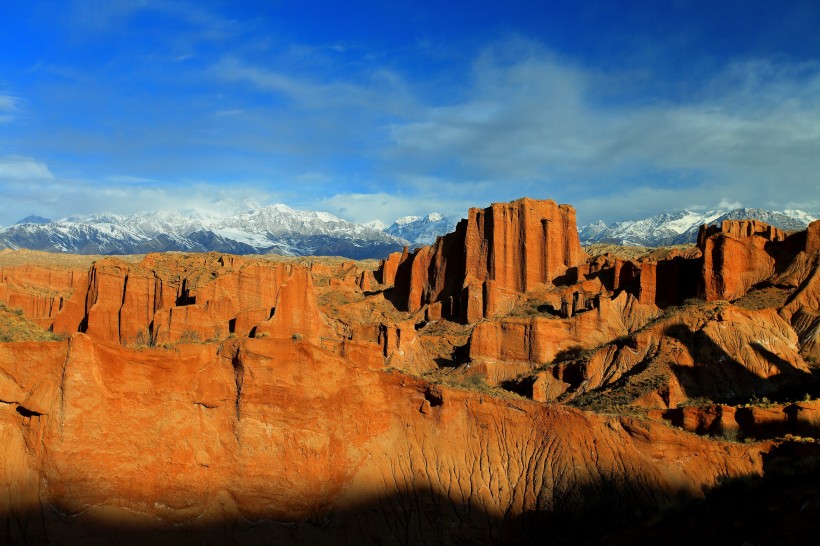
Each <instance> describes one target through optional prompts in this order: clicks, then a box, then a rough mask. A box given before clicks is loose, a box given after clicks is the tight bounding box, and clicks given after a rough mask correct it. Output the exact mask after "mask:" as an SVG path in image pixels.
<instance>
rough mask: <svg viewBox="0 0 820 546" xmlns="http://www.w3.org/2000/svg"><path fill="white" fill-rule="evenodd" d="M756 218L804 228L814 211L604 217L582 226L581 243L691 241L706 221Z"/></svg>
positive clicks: (790, 228) (743, 210)
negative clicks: (605, 220) (611, 219)
mask: <svg viewBox="0 0 820 546" xmlns="http://www.w3.org/2000/svg"><path fill="white" fill-rule="evenodd" d="M743 219H753V220H760V221H762V222H766V223H767V224H771V225H773V226H776V227H779V228H781V229H785V230H787V231H794V230H800V229H805V228H806V226H807V225H808V224H809V223H811V222H812V221H814V220H815V219H816V218H815V216H814V215H812V214H809V213H807V212H804V211H800V210H789V211H782V212H779V211H767V210H762V209H752V208H737V209H733V210H711V211H691V210H678V211H668V212H662V213H660V214H657V215H655V216H651V217H649V218H643V219H639V220H627V221H622V222H615V223H613V224H610V225H608V226H607V225H606V224H604V223H603V222H602V221H600V220H599V221H597V222H593V223H591V224H589V225H586V226H582V227H581V228H579V230H578V235H579V237H580V239H581V242H582V243H586V244H589V243H598V242H601V243H614V244H620V245H640V246H665V245H673V244H683V243H692V242H694V241H695V240H696V239H697V234H698V229H699V228H700V226H701V225H703V224H719V223H720V222H722V221H723V220H743Z"/></svg>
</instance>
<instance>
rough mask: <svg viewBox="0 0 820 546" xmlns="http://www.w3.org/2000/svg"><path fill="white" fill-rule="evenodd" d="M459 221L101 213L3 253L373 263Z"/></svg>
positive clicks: (625, 241)
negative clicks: (266, 256) (268, 256)
mask: <svg viewBox="0 0 820 546" xmlns="http://www.w3.org/2000/svg"><path fill="white" fill-rule="evenodd" d="M817 216H818V215H815V214H810V213H807V212H804V211H800V210H785V211H767V210H763V209H753V208H738V209H733V210H712V211H690V210H680V211H671V212H662V213H660V214H657V215H655V216H651V217H648V218H643V219H640V220H628V221H621V222H615V223H612V224H609V225H607V224H605V223H604V222H602V221H598V222H594V223H591V224H588V225H586V226H581V227H580V228H579V229H578V232H579V237H580V239H581V242H582V243H584V244H591V243H598V242H600V243H613V244H620V245H640V246H665V245H672V244H683V243H691V242H694V241H695V239H696V238H697V232H698V229H699V228H700V226H701V225H702V224H717V223H720V222H722V221H723V220H727V219H744V218H751V219H756V220H761V221H763V222H766V223H768V224H771V225H774V226H777V227H779V228H781V229H785V230H800V229H805V227H806V226H807V225H808V224H809V223H810V222H812V221H813V220H815V219H816V218H817ZM457 223H458V219H457V218H455V217H448V216H444V215H442V214H439V213H436V212H432V213H430V214H428V215H426V216H404V217H402V218H399V219H397V220H396V221H395V222H393V224H391V225H390V226H387V227H385V225H384V224H383V223H382V222H380V221H373V222H368V223H366V224H356V223H354V222H349V221H347V220H344V219H342V218H339V217H337V216H334V215H332V214H329V213H327V212H318V211H306V210H296V209H292V208H290V207H288V206H286V205H281V204H277V205H268V206H264V207H263V206H259V205H256V204H253V205H250V206H246V207H245V208H244V209H243V210H239V211H236V212H231V213H225V214H216V215H209V214H203V213H200V212H197V211H181V212H180V211H164V212H148V213H143V214H132V215H119V214H112V213H100V214H93V215H88V216H72V217H69V218H65V219H62V220H56V221H52V220H49V219H48V218H43V217H40V216H28V217H26V218H23V219H22V220H20V221H19V222H17V223H16V224H14V225H12V226H8V227H0V248H12V249H17V248H27V249H32V250H45V251H50V252H70V253H76V254H143V253H146V252H167V251H182V252H207V251H216V252H226V253H232V254H263V253H275V254H282V255H290V256H309V255H312V256H345V257H348V258H353V259H366V258H384V257H386V256H387V255H388V254H390V253H391V252H397V251H401V250H402V248H404V247H405V246H408V247H410V248H411V249H412V248H413V247H418V246H424V245H431V244H433V243H435V241H436V238H437V237H439V236H441V235H445V234H447V233H450V232H452V231H453V230H454V229H455V227H456V224H457Z"/></svg>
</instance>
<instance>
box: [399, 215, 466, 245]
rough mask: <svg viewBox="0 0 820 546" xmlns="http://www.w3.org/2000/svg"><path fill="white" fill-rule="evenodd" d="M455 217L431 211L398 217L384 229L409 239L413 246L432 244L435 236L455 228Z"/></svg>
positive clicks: (401, 237) (400, 237)
mask: <svg viewBox="0 0 820 546" xmlns="http://www.w3.org/2000/svg"><path fill="white" fill-rule="evenodd" d="M457 223H458V219H457V218H453V217H448V216H442V215H441V214H439V213H437V212H431V213H430V214H428V215H427V216H405V217H403V218H399V219H398V220H396V221H395V222H393V225H391V226H390V227H388V228H386V229H385V230H384V231H385V232H386V233H389V234H390V235H392V236H394V237H398V238H399V239H405V240H407V241H411V242H412V243H413V245H414V246H423V245H432V244H433V243H435V242H436V237H438V236H440V235H444V234H445V233H450V232H451V231H453V230H455V229H456V224H457Z"/></svg>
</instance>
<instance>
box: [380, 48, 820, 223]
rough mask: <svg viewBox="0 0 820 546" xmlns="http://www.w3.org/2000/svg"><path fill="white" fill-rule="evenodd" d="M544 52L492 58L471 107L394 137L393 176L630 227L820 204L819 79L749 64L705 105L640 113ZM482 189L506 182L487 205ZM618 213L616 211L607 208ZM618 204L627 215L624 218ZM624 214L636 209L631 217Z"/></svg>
mask: <svg viewBox="0 0 820 546" xmlns="http://www.w3.org/2000/svg"><path fill="white" fill-rule="evenodd" d="M619 77H622V76H619V75H617V74H600V73H597V72H595V71H593V70H589V69H585V68H583V67H579V66H577V65H575V64H573V63H570V62H568V61H566V60H563V59H560V58H557V57H556V56H554V55H553V54H551V53H550V52H548V51H545V50H543V49H540V48H539V47H537V46H536V45H533V44H530V43H527V42H521V41H515V42H512V43H510V44H506V45H505V44H501V45H497V46H495V47H493V48H489V49H488V50H487V51H486V52H485V53H484V54H483V55H482V56H481V57H480V58H479V59H478V60H477V61H476V63H475V65H474V82H473V84H472V86H471V88H470V90H469V92H468V93H467V94H466V98H465V99H464V100H462V101H459V102H457V103H456V104H451V105H448V106H436V105H431V106H429V107H428V108H426V109H424V110H423V112H422V113H421V115H419V116H418V117H417V118H416V119H414V120H412V121H409V122H397V123H394V124H393V125H392V126H391V130H390V135H391V137H392V141H393V147H392V149H391V150H389V152H388V154H387V157H388V160H389V161H390V162H391V163H390V164H391V166H392V167H393V168H395V169H396V170H399V171H401V172H405V173H413V174H417V175H420V174H424V173H425V172H435V173H437V175H438V176H440V177H443V178H448V179H449V180H451V181H454V182H458V181H461V182H462V187H461V194H462V195H465V196H469V197H467V198H468V199H473V200H481V199H483V198H489V199H492V200H497V199H498V198H499V197H500V196H501V195H504V194H505V193H507V192H509V191H510V190H509V188H510V187H511V186H514V187H516V188H518V190H519V192H518V193H527V194H530V195H532V196H534V197H544V198H555V199H557V200H562V201H569V202H572V203H575V204H577V205H578V207H577V208H578V209H579V213H582V212H584V211H581V208H582V207H581V203H585V204H588V205H594V203H597V202H599V201H600V203H601V205H602V206H600V207H598V206H595V207H594V208H595V209H597V210H598V211H599V212H600V213H601V215H602V216H603V217H604V218H605V219H618V218H623V217H624V216H626V215H628V212H629V211H630V210H632V209H634V208H636V207H644V206H645V205H646V204H647V202H631V204H630V203H627V202H623V200H622V199H620V197H621V196H623V195H629V196H631V197H630V198H631V199H635V198H640V197H641V196H644V197H648V198H649V199H650V201H649V202H651V203H652V205H653V206H654V207H657V208H656V209H655V210H658V209H669V208H679V207H681V206H684V205H688V204H690V203H706V204H708V205H707V206H714V205H716V204H717V202H718V200H719V199H720V198H721V197H722V196H726V197H727V199H731V200H735V201H742V202H744V203H747V204H748V205H750V206H764V204H766V203H768V204H770V205H771V206H775V207H780V206H785V204H786V202H791V201H794V200H795V198H796V197H798V196H799V197H800V198H802V199H803V200H804V201H808V202H817V201H818V200H820V179H819V178H820V175H819V174H818V173H820V65H818V64H805V65H800V66H791V65H788V64H785V63H778V62H775V61H771V60H755V61H749V62H744V63H738V64H735V65H732V66H729V67H727V68H726V70H725V71H724V73H722V74H719V75H718V76H716V77H715V78H714V79H713V81H712V82H711V83H710V84H709V85H707V86H706V88H705V89H704V91H703V92H702V93H700V94H699V95H698V96H697V97H696V98H693V99H691V100H686V101H679V102H660V103H658V102H650V103H647V102H637V103H636V102H635V101H629V100H625V98H624V97H617V96H613V95H612V94H611V93H609V92H608V90H607V89H606V87H605V85H604V83H605V82H607V81H611V80H613V79H614V80H617V79H618V78H619ZM475 180H490V181H495V182H496V185H495V186H496V187H495V188H493V189H491V190H490V192H488V193H480V192H476V191H475V189H474V186H473V184H474V181H475ZM607 203H608V204H609V206H606V204H607ZM615 203H621V205H619V207H616V206H614V204H615ZM620 207H623V208H620Z"/></svg>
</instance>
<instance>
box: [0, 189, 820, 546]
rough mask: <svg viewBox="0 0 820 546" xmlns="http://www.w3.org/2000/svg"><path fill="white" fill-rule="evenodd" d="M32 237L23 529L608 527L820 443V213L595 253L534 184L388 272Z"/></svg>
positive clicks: (19, 489) (17, 291)
mask: <svg viewBox="0 0 820 546" xmlns="http://www.w3.org/2000/svg"><path fill="white" fill-rule="evenodd" d="M26 256H29V255H26ZM7 257H8V254H3V255H2V256H0V303H2V308H0V319H3V317H4V316H5V315H8V316H9V317H11V318H13V324H14V328H15V329H16V330H15V331H14V332H12V331H9V332H0V333H2V334H3V335H4V338H3V339H8V340H10V341H9V342H6V343H0V445H3V451H2V453H3V454H2V458H1V459H0V481H2V484H3V489H2V494H0V511H2V512H3V515H4V518H5V519H4V522H5V527H4V529H3V530H2V533H0V534H2V535H3V537H4V539H5V541H6V542H7V543H21V544H23V543H26V544H31V543H56V544H73V543H78V542H82V543H91V544H94V543H99V544H114V543H116V544H121V543H132V544H143V543H146V542H169V541H170V542H180V543H190V544H198V543H202V542H212V543H231V542H241V543H292V544H324V543H328V542H334V543H351V544H353V543H355V544H360V543H375V544H381V543H400V544H424V543H426V544H449V543H471V544H472V543H505V542H506V543H521V542H525V543H526V542H536V543H537V542H543V541H544V540H546V541H547V542H555V543H562V542H563V543H577V542H585V541H587V542H595V541H596V539H597V537H599V533H604V534H606V533H610V532H613V531H617V530H619V529H628V528H629V526H634V525H641V524H642V522H643V521H644V520H646V516H647V515H649V514H655V513H657V512H658V511H659V510H666V513H667V514H669V513H672V512H670V511H673V510H676V509H678V508H679V507H680V506H684V505H686V504H685V503H686V502H689V501H687V499H690V500H691V499H696V498H699V497H702V496H703V495H707V496H708V495H709V492H710V491H711V490H712V488H714V487H716V486H718V485H719V484H720V483H725V482H727V481H732V480H741V479H745V478H748V477H755V476H760V475H763V476H764V477H765V476H766V475H767V473H768V471H769V468H770V467H771V464H772V460H774V458H777V457H780V458H782V457H786V460H792V459H789V458H788V457H791V455H783V453H787V454H788V453H792V451H790V449H792V447H794V448H795V449H796V450H797V451H795V453H798V452H799V453H801V455H800V456H801V457H804V458H805V457H809V458H811V457H814V456H816V453H814V452H811V451H810V448H811V447H812V446H814V437H815V436H817V435H818V432H820V427H818V424H817V423H818V419H817V418H816V417H817V416H816V415H815V413H817V411H816V410H817V408H816V406H817V404H816V397H817V395H818V393H819V392H820V391H819V390H818V385H817V379H816V378H817V375H818V361H817V358H818V356H820V355H818V352H817V351H818V346H820V344H819V343H818V339H820V338H818V328H820V326H818V325H819V324H820V319H818V317H820V281H818V279H820V273H818V265H820V223H818V222H815V223H814V224H812V225H811V226H810V227H809V229H808V230H807V231H805V232H801V233H795V234H788V233H784V232H781V231H779V230H776V229H772V228H769V227H768V226H765V225H762V224H760V223H759V222H724V225H723V226H721V227H720V228H703V229H702V230H701V237H700V238H699V243H698V247H697V248H691V249H683V250H681V249H675V250H671V251H663V252H661V251H656V252H653V253H651V254H648V255H644V256H634V255H632V256H629V257H625V256H617V255H613V254H606V255H598V256H595V257H588V256H587V255H586V254H585V253H584V251H583V250H582V249H581V247H580V245H579V244H578V236H577V231H576V228H575V221H574V210H573V209H572V208H571V207H569V206H567V205H557V204H555V203H554V202H552V201H543V202H539V201H534V200H530V199H522V200H519V201H514V202H512V203H507V204H496V205H493V206H491V207H488V208H487V209H472V210H471V211H470V214H469V217H468V218H467V219H466V220H464V221H463V222H462V223H460V224H459V225H458V227H457V229H456V231H455V232H454V233H452V234H449V235H447V236H445V237H442V238H440V239H439V240H438V241H437V242H436V244H435V245H433V246H430V247H424V248H421V249H416V250H414V251H413V252H412V253H411V252H409V251H406V252H404V253H399V254H394V255H391V256H390V257H388V258H387V259H385V260H384V261H382V263H381V264H380V265H379V266H378V267H376V264H374V263H362V262H351V261H349V260H334V259H323V260H313V261H310V260H301V261H297V260H282V259H275V258H266V257H253V258H239V257H235V256H230V255H220V254H202V255H196V254H194V255H186V254H154V255H148V256H146V257H134V258H128V259H121V258H106V259H100V260H97V261H95V262H94V263H93V264H91V265H90V267H89V266H87V265H79V264H76V263H67V264H60V263H56V262H55V263H53V264H49V263H48V260H43V259H42V258H38V259H37V260H31V263H27V262H25V261H23V262H21V261H20V260H19V259H16V260H7V259H6V258H7ZM29 257H30V256H29ZM4 260H5V261H4ZM12 262H13V263H12ZM4 314H5V315H4ZM4 324H6V323H5V322H3V321H2V320H0V329H2V328H5V326H4ZM9 324H11V322H9ZM26 324H29V325H31V328H35V327H36V328H39V329H40V330H38V331H44V330H43V329H50V330H51V334H50V336H51V337H50V338H48V339H53V340H52V341H47V342H46V341H39V342H33V341H13V340H14V339H18V338H15V335H17V334H16V333H15V332H18V331H19V329H20V328H24V327H25V325H26ZM19 339H33V338H30V337H28V338H27V337H19ZM37 339H40V338H37ZM43 339H46V338H43ZM670 425H671V426H670ZM676 427H681V428H682V429H685V430H681V428H676ZM693 432H694V433H695V434H692V433H693ZM797 436H799V437H800V439H799V441H798V440H797V439H795V438H796V437H797ZM806 438H808V439H810V441H809V440H808V439H806ZM744 439H745V440H746V443H741V442H738V441H737V440H744ZM784 446H785V447H788V448H789V449H785V450H784ZM789 446H791V447H789ZM795 446H796V447H795ZM807 454H808V455H807ZM681 503H684V504H681ZM807 506H808V508H807V509H805V511H804V512H801V515H798V516H796V517H797V519H796V520H795V521H797V522H798V524H799V523H800V522H804V521H812V517H813V516H812V514H814V513H815V512H816V506H815V505H812V504H809V505H807ZM813 510H815V512H813ZM801 518H802V519H801ZM653 521H655V520H653ZM579 522H583V524H580V523H579ZM793 526H794V525H792V527H793ZM616 534H617V533H616ZM544 537H548V538H547V539H544Z"/></svg>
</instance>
